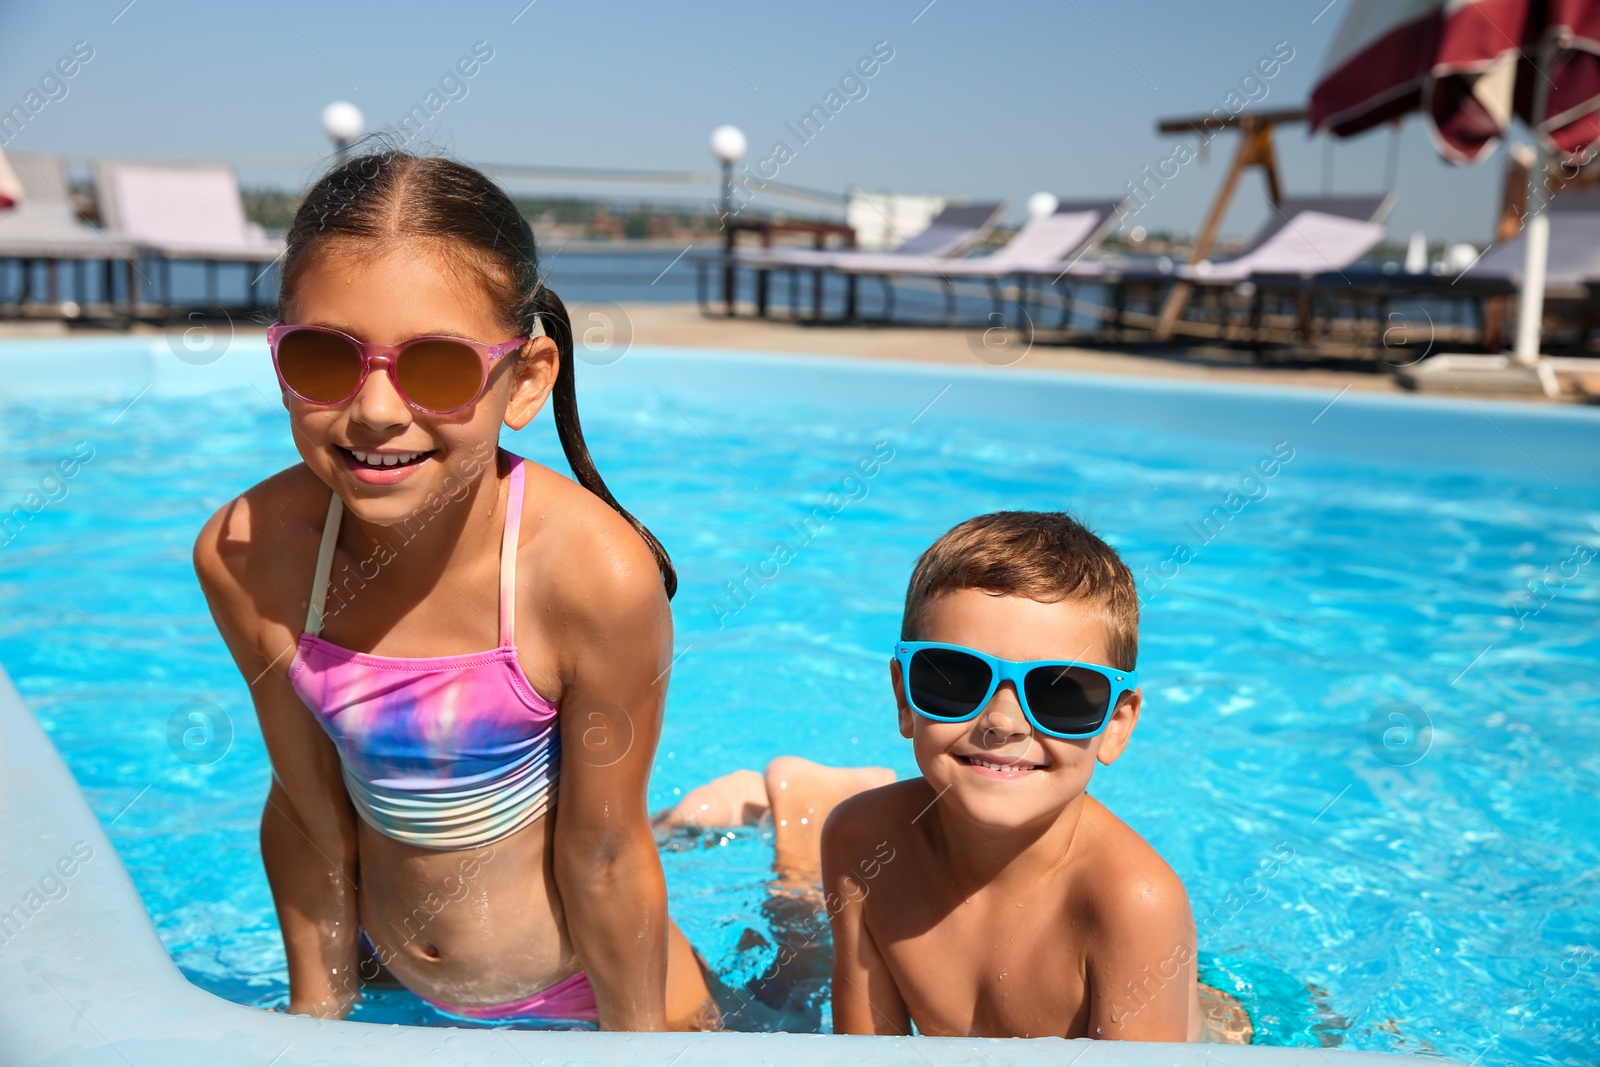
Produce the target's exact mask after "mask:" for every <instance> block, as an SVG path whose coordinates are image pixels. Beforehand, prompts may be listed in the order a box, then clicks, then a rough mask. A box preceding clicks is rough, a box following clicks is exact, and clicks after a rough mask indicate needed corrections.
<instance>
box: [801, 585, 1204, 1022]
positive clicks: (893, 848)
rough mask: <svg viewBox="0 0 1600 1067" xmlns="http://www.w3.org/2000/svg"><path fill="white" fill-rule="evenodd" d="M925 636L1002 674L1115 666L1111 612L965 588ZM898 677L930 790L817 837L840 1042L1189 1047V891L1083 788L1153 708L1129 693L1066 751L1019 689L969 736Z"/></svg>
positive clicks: (1003, 692)
mask: <svg viewBox="0 0 1600 1067" xmlns="http://www.w3.org/2000/svg"><path fill="white" fill-rule="evenodd" d="M919 636H920V637H921V639H923V640H929V641H943V642H949V643H952V644H960V645H966V646H968V647H971V648H976V649H980V650H982V651H985V652H988V653H990V654H992V655H995V656H999V657H1002V658H1005V659H1013V660H1041V659H1071V660H1078V661H1083V662H1090V663H1099V664H1106V663H1109V662H1110V661H1109V659H1108V651H1107V648H1106V632H1105V625H1104V623H1103V622H1102V621H1101V618H1100V616H1099V614H1098V613H1097V611H1096V610H1095V609H1094V608H1093V607H1092V606H1090V605H1085V604H1084V603H1083V602H1081V601H1077V600H1071V599H1069V600H1064V601H1059V602H1056V603H1053V604H1051V603H1042V602H1039V601H1035V600H1030V599H1028V598H1026V597H1020V596H1005V595H997V594H994V593H990V592H986V591H983V590H977V589H961V590H956V591H954V592H950V593H946V594H944V595H942V596H940V597H938V598H937V599H936V600H934V601H933V602H931V603H930V604H929V605H928V606H927V607H926V609H925V612H924V618H923V626H922V630H921V633H920V635H919ZM890 672H891V681H892V683H893V685H894V688H895V694H896V698H897V701H898V705H899V718H900V732H901V734H902V735H903V736H905V737H907V738H909V739H911V741H912V747H913V750H914V753H915V756H916V760H917V766H918V767H919V768H920V769H921V771H922V777H921V778H918V779H912V780H908V781H904V782H897V783H895V784H893V785H890V786H886V787H884V788H881V789H876V790H872V791H871V792H867V793H862V794H859V795H858V796H856V797H853V798H851V799H849V800H847V801H845V802H844V803H842V804H841V805H839V807H838V808H837V809H835V812H834V814H833V815H832V816H831V817H830V818H829V820H828V823H827V826H826V828H825V829H824V832H823V868H824V880H825V887H826V890H827V893H828V907H829V911H830V913H832V915H833V920H832V921H833V932H834V943H835V954H836V955H835V964H834V982H833V992H834V1025H835V1028H836V1030H837V1031H838V1032H840V1033H895V1034H905V1033H909V1032H910V1023H911V1022H912V1021H913V1020H914V1021H915V1022H916V1025H917V1028H918V1030H919V1031H920V1032H922V1033H924V1034H934V1035H945V1036H983V1037H1044V1036H1058V1037H1106V1038H1123V1039H1137V1040H1156V1041H1182V1040H1186V1039H1190V1040H1192V1039H1193V1038H1194V1037H1195V1036H1197V1035H1198V1032H1199V1018H1200V1017H1199V1004H1198V998H1197V996H1196V988H1195V968H1194V962H1193V960H1194V936H1195V935H1194V924H1193V920H1192V917H1191V915H1190V911H1189V902H1188V896H1187V894H1186V893H1185V892H1184V889H1183V885H1182V883H1181V882H1180V881H1179V879H1178V877H1177V876H1176V875H1175V874H1174V873H1173V871H1172V869H1171V868H1170V867H1168V866H1167V864H1166V863H1165V862H1164V861H1163V860H1162V859H1161V857H1160V856H1159V855H1157V854H1156V852H1155V850H1153V849H1152V848H1151V847H1150V846H1149V845H1148V844H1146V843H1145V841H1144V840H1143V839H1142V838H1141V837H1140V836H1139V835H1138V834H1137V833H1135V832H1134V831H1133V830H1132V829H1130V828H1129V827H1128V826H1127V825H1126V824H1124V823H1123V822H1122V821H1121V820H1119V819H1118V818H1117V817H1116V816H1114V815H1113V814H1111V812H1110V811H1108V810H1107V809H1106V808H1105V807H1104V806H1103V805H1101V804H1100V803H1099V802H1098V801H1096V800H1095V799H1094V798H1093V797H1090V796H1089V795H1088V794H1087V792H1086V791H1085V790H1086V789H1087V787H1088V785H1089V780H1090V777H1091V775H1092V774H1093V772H1094V769H1095V767H1096V765H1097V764H1099V765H1109V764H1111V763H1113V762H1114V761H1115V760H1116V759H1117V758H1118V757H1119V756H1120V755H1121V754H1122V752H1123V750H1124V749H1125V748H1126V746H1127V744H1128V739H1129V737H1130V735H1131V734H1132V731H1133V728H1134V726H1135V724H1136V723H1137V721H1138V717H1139V710H1140V706H1141V702H1142V694H1140V693H1137V692H1135V693H1132V694H1128V695H1126V696H1124V697H1123V699H1122V701H1121V703H1120V704H1119V706H1118V707H1117V709H1116V711H1115V713H1114V715H1113V718H1112V721H1111V723H1110V725H1109V726H1108V727H1107V728H1106V730H1105V732H1104V733H1102V734H1100V735H1099V736H1097V737H1093V738H1086V739H1080V740H1059V739H1055V738H1051V737H1046V736H1043V735H1041V734H1039V733H1037V732H1036V731H1035V730H1034V729H1033V728H1032V726H1031V725H1030V724H1029V723H1028V721H1027V719H1026V718H1024V716H1023V714H1022V708H1021V705H1020V703H1019V702H1018V699H1017V694H1016V690H1015V687H1014V686H1013V685H1012V684H1011V683H1009V682H1007V683H1004V684H1002V685H1001V687H1000V689H999V690H998V692H996V694H995V696H994V697H993V698H992V699H991V701H990V703H989V705H988V706H987V707H986V708H985V709H984V710H983V711H981V712H980V713H979V715H978V717H977V718H976V719H974V720H972V721H970V722H966V723H939V722H934V721H931V720H928V719H925V718H923V717H922V716H920V715H917V714H916V713H915V712H913V711H912V710H911V708H910V706H909V705H908V704H907V703H906V700H905V694H904V689H903V682H902V679H901V677H900V672H899V666H898V664H895V663H891V665H890ZM886 855H888V856H891V857H892V858H890V859H887V860H886V859H884V857H885V856H886ZM1145 968H1148V970H1145ZM1130 982H1132V983H1135V985H1136V987H1142V988H1143V989H1144V990H1145V993H1144V995H1143V996H1142V998H1135V997H1134V996H1133V995H1131V994H1130V993H1129V992H1128V983H1130Z"/></svg>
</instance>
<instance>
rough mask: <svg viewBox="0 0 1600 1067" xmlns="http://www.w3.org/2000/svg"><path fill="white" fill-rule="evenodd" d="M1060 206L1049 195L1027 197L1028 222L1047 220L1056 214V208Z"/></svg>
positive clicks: (1058, 202) (1038, 194) (1041, 194)
mask: <svg viewBox="0 0 1600 1067" xmlns="http://www.w3.org/2000/svg"><path fill="white" fill-rule="evenodd" d="M1060 205H1061V201H1059V200H1057V199H1056V198H1055V196H1054V195H1052V194H1051V193H1034V194H1033V195H1032V196H1030V197H1028V219H1029V220H1030V221H1033V220H1037V219H1043V218H1048V217H1049V216H1051V215H1054V214H1055V213H1056V208H1057V207H1059V206H1060Z"/></svg>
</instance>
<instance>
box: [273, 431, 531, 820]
mask: <svg viewBox="0 0 1600 1067" xmlns="http://www.w3.org/2000/svg"><path fill="white" fill-rule="evenodd" d="M512 463H513V465H512V468H511V475H510V482H511V486H510V492H509V494H508V499H507V502H506V522H505V530H504V532H503V533H502V535H501V536H502V539H501V548H500V645H499V647H498V648H494V649H491V650H489V651H487V652H471V653H467V654H465V655H459V656H430V657H426V658H421V659H402V658H397V657H394V656H375V655H372V654H370V653H366V652H352V651H350V650H349V649H346V648H340V647H339V646H338V645H335V644H332V643H330V642H328V641H325V640H323V638H322V637H321V636H320V631H321V629H322V621H323V619H324V617H325V616H324V609H325V607H326V605H327V595H328V572H329V569H330V568H331V567H332V565H333V549H334V545H335V543H336V542H337V541H338V538H339V520H340V517H341V516H342V515H343V512H344V506H343V504H342V502H341V501H340V499H339V494H337V493H335V494H333V499H331V500H330V501H328V517H327V521H326V522H325V524H324V525H323V529H322V544H321V547H320V548H319V549H318V551H317V568H316V574H315V577H314V579H313V582H312V586H311V590H312V592H311V610H310V611H309V612H308V613H307V615H306V628H305V632H304V633H302V634H301V635H300V642H299V645H298V647H297V648H296V650H295V657H294V662H293V663H292V664H291V665H290V668H289V682H290V684H291V685H292V686H293V687H294V691H295V692H296V693H298V694H299V695H300V699H301V700H303V701H305V705H306V707H307V708H309V709H310V710H311V713H312V715H314V716H315V717H316V719H317V722H319V723H320V724H321V725H322V728H323V729H324V730H326V731H327V732H328V736H329V737H331V738H332V739H333V743H334V745H335V747H337V748H338V750H339V761H340V764H341V765H342V767H343V771H344V782H345V787H346V788H347V789H348V791H349V793H350V800H351V802H352V803H353V804H354V805H355V809H356V811H357V812H358V813H359V814H360V815H361V817H362V818H363V819H365V820H366V821H367V822H368V823H370V824H371V825H372V827H373V828H374V829H376V830H378V831H379V832H381V833H384V834H387V835H388V836H390V837H392V838H394V839H396V840H398V841H404V842H406V843H408V844H412V845H418V846H421V847H423V848H437V849H461V848H478V847H481V846H483V845H486V844H489V843H490V842H493V841H498V840H499V839H501V838H503V837H506V836H507V835H509V834H512V833H515V832H516V831H518V830H520V829H522V828H523V827H524V826H527V825H528V824H529V823H531V822H533V821H534V820H536V819H538V818H539V817H540V816H541V815H544V814H545V813H546V812H547V811H548V810H549V809H550V807H551V806H552V804H553V803H554V800H555V793H554V789H555V785H556V775H557V771H558V768H559V765H560V730H559V729H558V728H557V723H556V717H557V713H558V712H559V711H560V705H558V704H552V703H551V702H549V701H547V700H545V699H544V698H543V697H541V696H540V695H539V694H538V693H537V692H535V691H534V688H533V686H532V685H530V684H529V682H528V679H527V676H526V675H525V674H523V671H522V667H521V666H520V665H519V663H518V662H517V649H516V645H515V643H514V641H513V640H512V624H513V620H514V618H515V607H516V601H515V591H516V573H517V536H518V529H519V527H520V525H521V517H522V490H523V479H524V474H523V460H522V459H521V457H517V456H513V457H512Z"/></svg>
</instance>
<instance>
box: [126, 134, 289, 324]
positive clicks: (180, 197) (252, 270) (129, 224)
mask: <svg viewBox="0 0 1600 1067" xmlns="http://www.w3.org/2000/svg"><path fill="white" fill-rule="evenodd" d="M95 187H96V190H97V192H98V194H99V200H100V217H101V220H102V221H103V222H104V223H105V224H106V226H107V227H108V228H109V229H112V230H114V231H116V232H117V233H118V234H119V235H120V236H121V237H122V238H123V239H124V240H126V241H128V242H129V243H131V244H133V245H134V246H135V247H136V248H137V249H138V250H139V252H140V253H142V254H144V255H148V256H151V257H154V258H155V260H156V262H157V263H158V264H159V265H160V277H161V290H162V294H161V295H162V299H161V303H162V305H163V306H164V307H165V308H166V309H168V310H170V309H171V308H172V307H173V298H172V264H173V262H174V261H194V262H200V263H204V264H205V265H206V293H207V304H208V306H215V305H216V304H217V303H218V300H217V295H216V294H217V269H218V264H221V263H242V264H244V265H245V271H246V278H247V281H248V283H249V286H248V288H249V304H250V306H252V307H255V306H259V304H260V301H259V300H258V299H257V297H256V283H257V282H258V281H259V280H260V279H261V277H262V276H263V275H265V273H266V267H267V266H269V265H270V264H271V263H272V262H273V261H274V260H276V259H278V257H280V256H281V255H283V249H284V243H283V240H282V239H281V238H274V237H269V236H267V234H266V232H265V231H264V230H262V228H261V227H260V226H258V225H257V224H256V223H253V222H251V221H249V219H247V218H246V217H245V213H244V201H243V198H242V197H241V196H240V195H239V179H238V176H237V175H235V174H234V171H233V168H232V167H229V166H226V165H224V164H217V163H131V162H118V161H101V162H99V163H97V164H96V165H95Z"/></svg>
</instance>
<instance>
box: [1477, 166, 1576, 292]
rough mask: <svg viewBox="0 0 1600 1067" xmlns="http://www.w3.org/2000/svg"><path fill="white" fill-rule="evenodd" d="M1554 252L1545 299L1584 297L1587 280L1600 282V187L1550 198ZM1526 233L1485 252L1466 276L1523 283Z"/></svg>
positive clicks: (1552, 247) (1546, 269)
mask: <svg viewBox="0 0 1600 1067" xmlns="http://www.w3.org/2000/svg"><path fill="white" fill-rule="evenodd" d="M1547 210H1548V211H1549V212H1550V255H1549V259H1548V261H1547V265H1546V267H1545V298H1546V299H1547V300H1548V299H1556V300H1561V299H1579V298H1582V297H1584V296H1585V295H1586V289H1587V283H1589V282H1595V281H1600V191H1597V190H1581V191H1579V190H1568V191H1566V192H1563V193H1561V194H1560V195H1558V196H1556V197H1555V198H1554V199H1552V200H1551V201H1550V206H1549V208H1548V209H1547ZM1523 254H1524V253H1523V242H1522V234H1520V233H1519V234H1517V236H1515V237H1513V238H1511V239H1510V240H1509V241H1506V242H1505V243H1504V244H1498V245H1495V246H1494V247H1493V248H1491V249H1489V250H1488V251H1487V252H1485V253H1484V254H1483V255H1482V257H1480V258H1479V259H1478V261H1477V262H1476V263H1474V264H1473V265H1472V266H1471V267H1469V268H1467V270H1466V271H1465V273H1464V274H1463V278H1468V279H1472V280H1474V281H1480V280H1483V281H1486V280H1490V279H1495V280H1504V281H1509V282H1511V283H1513V284H1516V285H1520V284H1521V282H1522V264H1523Z"/></svg>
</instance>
